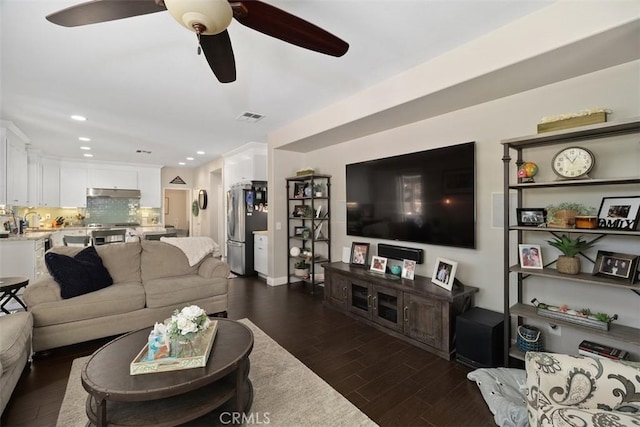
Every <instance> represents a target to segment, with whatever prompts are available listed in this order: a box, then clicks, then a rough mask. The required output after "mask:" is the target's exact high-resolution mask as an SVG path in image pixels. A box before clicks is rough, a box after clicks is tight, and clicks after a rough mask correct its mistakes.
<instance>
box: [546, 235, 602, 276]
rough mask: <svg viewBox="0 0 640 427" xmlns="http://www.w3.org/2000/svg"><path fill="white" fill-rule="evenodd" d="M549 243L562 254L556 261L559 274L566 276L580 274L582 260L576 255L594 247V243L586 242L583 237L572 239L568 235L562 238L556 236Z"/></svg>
mask: <svg viewBox="0 0 640 427" xmlns="http://www.w3.org/2000/svg"><path fill="white" fill-rule="evenodd" d="M547 243H549V244H550V245H551V246H553V247H554V248H556V249H558V250H559V251H560V252H562V255H560V256H558V260H557V261H556V269H557V270H558V272H559V273H564V274H578V273H579V272H580V258H578V257H577V256H576V255H578V254H579V253H580V252H584V251H586V250H587V249H589V248H590V247H592V246H593V241H590V242H589V241H586V240H584V239H583V238H582V236H578V237H577V238H576V239H571V238H570V237H569V236H568V235H566V234H563V235H562V236H560V237H558V236H555V237H554V238H553V240H547Z"/></svg>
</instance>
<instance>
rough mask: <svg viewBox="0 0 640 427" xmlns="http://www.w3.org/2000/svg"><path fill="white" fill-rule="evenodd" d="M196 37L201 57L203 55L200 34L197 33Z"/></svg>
mask: <svg viewBox="0 0 640 427" xmlns="http://www.w3.org/2000/svg"><path fill="white" fill-rule="evenodd" d="M196 36H197V37H198V56H200V54H202V46H200V33H196Z"/></svg>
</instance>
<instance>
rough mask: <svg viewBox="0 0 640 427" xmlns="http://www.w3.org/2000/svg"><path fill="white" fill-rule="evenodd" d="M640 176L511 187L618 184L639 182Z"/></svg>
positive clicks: (572, 180) (522, 184) (571, 180)
mask: <svg viewBox="0 0 640 427" xmlns="http://www.w3.org/2000/svg"><path fill="white" fill-rule="evenodd" d="M638 183H640V177H630V178H597V179H596V178H594V179H591V178H586V179H570V180H559V181H548V182H525V183H521V184H511V185H509V188H510V189H512V190H518V189H525V188H549V187H579V186H586V185H617V184H638Z"/></svg>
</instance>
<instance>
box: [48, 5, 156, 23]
mask: <svg viewBox="0 0 640 427" xmlns="http://www.w3.org/2000/svg"><path fill="white" fill-rule="evenodd" d="M164 10H167V8H166V7H164V6H160V5H158V4H156V2H155V1H154V0H93V1H89V2H86V3H80V4H76V5H74V6H70V7H68V8H66V9H62V10H59V11H57V12H54V13H52V14H50V15H48V16H47V20H48V21H49V22H53V23H54V24H58V25H62V26H63V27H77V26H80V25H88V24H96V23H98V22H106V21H114V20H116V19H123V18H129V17H131V16H138V15H146V14H148V13H155V12H162V11H164Z"/></svg>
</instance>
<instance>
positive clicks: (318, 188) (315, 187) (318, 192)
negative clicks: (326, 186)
mask: <svg viewBox="0 0 640 427" xmlns="http://www.w3.org/2000/svg"><path fill="white" fill-rule="evenodd" d="M313 193H314V194H315V196H316V197H322V184H313Z"/></svg>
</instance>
